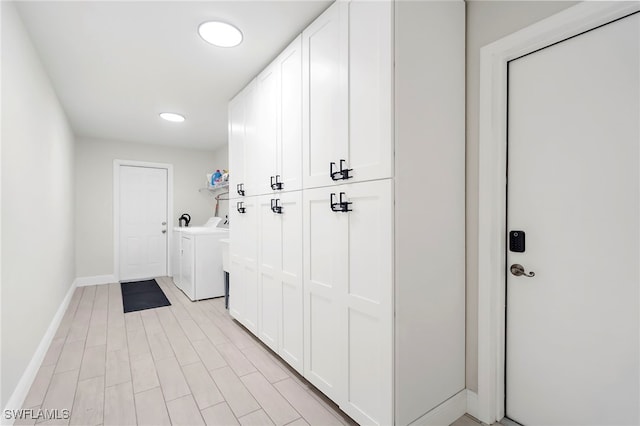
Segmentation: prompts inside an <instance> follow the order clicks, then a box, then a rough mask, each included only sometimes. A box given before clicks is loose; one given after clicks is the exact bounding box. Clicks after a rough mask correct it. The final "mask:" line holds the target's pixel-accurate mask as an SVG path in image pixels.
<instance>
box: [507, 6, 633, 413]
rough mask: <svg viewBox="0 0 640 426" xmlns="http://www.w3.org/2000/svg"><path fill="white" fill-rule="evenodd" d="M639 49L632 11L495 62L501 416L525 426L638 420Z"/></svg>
mask: <svg viewBox="0 0 640 426" xmlns="http://www.w3.org/2000/svg"><path fill="white" fill-rule="evenodd" d="M639 53H640V14H637V13H636V14H635V15H632V16H630V17H627V18H624V19H622V20H619V21H616V22H613V23H610V24H608V25H605V26H603V27H600V28H597V29H594V30H592V31H589V32H587V33H584V34H582V35H579V36H577V37H574V38H571V39H568V40H565V41H563V42H561V43H559V44H556V45H553V46H550V47H548V48H545V49H543V50H540V51H538V52H535V53H532V54H530V55H527V56H524V57H522V58H519V59H517V60H514V61H512V62H511V63H510V64H509V100H508V102H509V106H508V109H509V117H508V120H509V121H508V122H509V129H508V190H507V194H508V200H507V212H508V213H507V223H508V225H507V226H508V231H524V232H525V247H524V252H514V251H511V248H510V247H509V241H507V247H508V248H507V276H508V278H507V322H506V324H507V329H506V379H507V380H506V415H507V417H509V418H511V419H513V420H515V421H517V422H519V423H522V424H525V425H622V424H625V425H630V424H633V425H637V424H640V418H639V408H640V407H639V401H640V392H639V387H640V369H639V361H640V358H639V348H640V346H639V333H640V330H639V316H638V314H639V294H640V293H639V285H640V284H639V283H640V274H639V256H640V251H639V243H638V241H639V236H640V226H639V221H640V207H639V202H640V185H639V174H638V170H639V169H640V164H639V153H640V151H639V148H638V147H639V138H640V135H639V120H640V108H639V98H640V86H639V76H640V67H639ZM519 235H522V233H520V234H519ZM514 248H516V247H514ZM515 264H519V265H522V266H523V267H524V270H525V272H526V273H529V272H532V273H533V272H535V276H533V277H528V276H525V275H520V276H515V275H514V274H513V273H512V272H511V265H515Z"/></svg>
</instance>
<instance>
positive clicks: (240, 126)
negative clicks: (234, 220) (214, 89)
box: [229, 91, 245, 198]
mask: <svg viewBox="0 0 640 426" xmlns="http://www.w3.org/2000/svg"><path fill="white" fill-rule="evenodd" d="M244 116H245V96H244V91H242V92H240V93H239V94H238V95H236V97H235V98H233V99H232V100H231V101H230V102H229V170H230V173H229V198H237V197H240V196H241V195H240V194H239V193H238V191H241V185H242V184H243V183H244V172H245V164H244V163H245V148H244V140H245V126H244V122H245V119H244Z"/></svg>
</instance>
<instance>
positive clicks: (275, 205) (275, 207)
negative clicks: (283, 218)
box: [271, 198, 282, 214]
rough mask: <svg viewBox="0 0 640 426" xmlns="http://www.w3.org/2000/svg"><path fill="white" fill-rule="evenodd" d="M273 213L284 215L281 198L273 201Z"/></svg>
mask: <svg viewBox="0 0 640 426" xmlns="http://www.w3.org/2000/svg"><path fill="white" fill-rule="evenodd" d="M271 211H272V212H274V213H276V214H282V206H281V205H280V198H276V199H273V198H272V199H271Z"/></svg>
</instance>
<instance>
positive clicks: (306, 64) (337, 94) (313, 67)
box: [302, 2, 349, 188]
mask: <svg viewBox="0 0 640 426" xmlns="http://www.w3.org/2000/svg"><path fill="white" fill-rule="evenodd" d="M348 32H349V22H348V4H347V3H345V2H336V3H334V4H333V5H331V6H330V7H329V8H328V9H327V10H325V12H324V13H323V14H322V15H320V16H319V17H318V18H317V19H316V20H315V21H313V23H311V25H309V26H308V27H307V28H306V29H305V30H304V31H303V32H302V149H303V154H302V155H303V162H302V180H303V185H304V188H315V187H319V186H326V185H331V184H333V180H332V179H331V177H330V176H329V164H330V163H331V162H334V163H337V164H338V166H339V163H340V160H341V159H344V160H346V159H347V154H348V152H347V149H346V148H347V139H348V137H349V133H348V132H349V123H348V118H349V116H348V87H349V86H348V84H349V74H348V70H349V43H348V42H349V33H348ZM347 166H348V164H347ZM345 167H346V166H345Z"/></svg>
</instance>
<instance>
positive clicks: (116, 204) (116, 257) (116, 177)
mask: <svg viewBox="0 0 640 426" xmlns="http://www.w3.org/2000/svg"><path fill="white" fill-rule="evenodd" d="M121 166H133V167H148V168H154V169H165V170H166V171H167V275H169V276H171V275H172V271H171V261H170V259H169V256H170V255H171V248H172V247H173V244H174V241H173V232H172V224H173V164H166V163H149V162H146V161H131V160H113V275H114V277H115V280H116V281H120V167H121Z"/></svg>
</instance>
